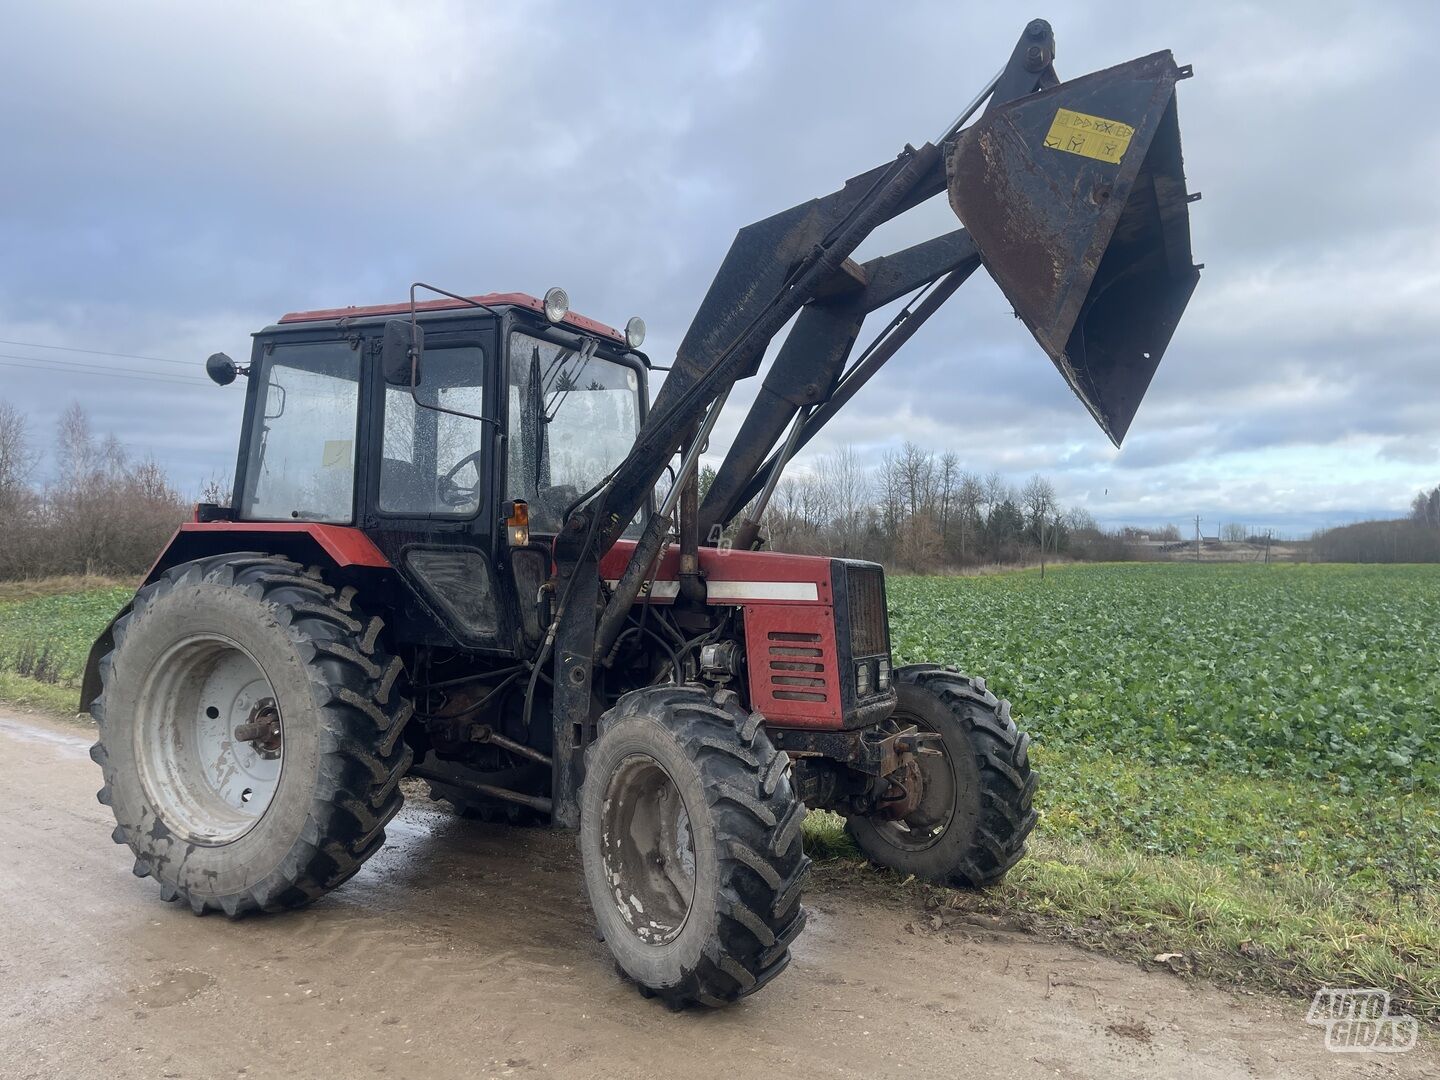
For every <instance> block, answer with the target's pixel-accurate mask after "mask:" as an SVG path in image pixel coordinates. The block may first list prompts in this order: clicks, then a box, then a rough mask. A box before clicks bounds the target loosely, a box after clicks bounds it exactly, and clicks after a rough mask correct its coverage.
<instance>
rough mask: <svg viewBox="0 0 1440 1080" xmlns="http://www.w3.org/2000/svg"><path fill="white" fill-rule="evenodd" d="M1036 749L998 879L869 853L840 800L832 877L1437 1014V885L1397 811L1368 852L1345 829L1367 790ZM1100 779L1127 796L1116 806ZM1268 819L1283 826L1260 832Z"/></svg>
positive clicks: (823, 833)
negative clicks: (904, 869) (1411, 849)
mask: <svg viewBox="0 0 1440 1080" xmlns="http://www.w3.org/2000/svg"><path fill="white" fill-rule="evenodd" d="M1036 757H1037V767H1038V768H1040V769H1041V770H1042V772H1041V776H1042V783H1043V785H1044V786H1042V788H1041V795H1040V797H1039V800H1038V801H1039V804H1040V806H1041V819H1040V824H1039V825H1038V827H1037V829H1036V832H1035V834H1034V836H1033V837H1032V839H1031V842H1030V851H1029V854H1028V855H1027V856H1026V858H1025V859H1023V860H1022V861H1021V862H1020V863H1019V864H1018V865H1017V866H1016V867H1015V868H1014V869H1013V870H1012V871H1011V872H1010V873H1009V875H1008V876H1007V877H1006V878H1005V880H1004V881H1003V882H1001V883H1000V884H999V885H996V886H994V887H992V888H990V889H986V890H984V891H980V892H968V891H961V890H952V889H940V888H935V887H932V886H928V885H924V884H922V883H919V882H915V881H913V880H902V879H901V878H900V876H899V875H897V874H893V873H888V872H884V871H879V870H875V869H873V868H871V867H869V866H868V865H867V864H865V863H864V862H863V861H862V860H861V859H860V857H859V853H858V852H857V851H856V849H855V847H854V845H853V844H852V843H851V842H850V839H849V837H848V836H846V835H845V831H844V824H843V822H842V821H841V819H840V818H839V817H837V816H836V815H834V814H828V813H814V814H811V815H810V816H809V817H808V818H807V819H806V822H805V842H806V850H807V851H808V852H810V854H811V857H812V858H815V859H816V860H817V861H818V862H819V865H818V867H817V869H818V871H819V874H818V876H819V878H820V881H821V883H822V885H823V884H824V883H825V881H826V880H830V881H845V882H851V883H853V882H860V883H862V884H864V885H866V886H867V887H874V888H878V889H883V890H887V891H889V892H891V893H893V894H894V895H896V896H898V897H901V898H906V899H909V900H912V901H915V902H917V903H919V904H921V905H923V906H924V907H926V908H928V909H930V910H932V911H936V912H943V911H945V910H954V911H972V912H983V913H986V914H991V915H995V914H1003V915H1007V916H1010V917H1012V918H1013V917H1015V916H1017V915H1018V916H1019V917H1020V920H1021V922H1022V924H1023V925H1024V926H1025V927H1027V928H1029V929H1032V930H1035V931H1037V932H1041V933H1046V934H1049V935H1052V936H1056V937H1060V938H1064V939H1066V940H1070V941H1073V942H1075V943H1077V944H1080V945H1083V946H1086V947H1089V948H1093V949H1096V950H1099V951H1103V952H1106V953H1109V954H1112V955H1115V956H1118V957H1121V958H1124V959H1128V960H1133V961H1136V962H1138V963H1140V964H1142V965H1145V966H1149V967H1165V968H1167V969H1169V970H1171V971H1173V972H1174V973H1176V974H1180V975H1199V976H1205V977H1208V978H1211V979H1214V980H1216V981H1218V982H1221V983H1224V984H1228V985H1232V986H1241V987H1255V988H1260V989H1266V990H1276V991H1281V992H1285V993H1290V994H1295V995H1299V996H1301V997H1308V996H1310V995H1312V994H1313V993H1314V992H1315V991H1316V990H1317V989H1319V988H1320V987H1322V986H1351V987H1380V988H1383V989H1386V990H1388V991H1389V992H1390V993H1391V995H1392V996H1393V997H1394V999H1395V1002H1396V1005H1397V1006H1399V1007H1400V1008H1402V1009H1404V1010H1406V1011H1408V1012H1410V1013H1411V1014H1412V1015H1416V1016H1420V1017H1422V1018H1424V1019H1425V1020H1427V1021H1429V1022H1430V1023H1436V1022H1440V898H1437V895H1436V893H1435V891H1434V890H1433V889H1426V888H1422V887H1419V885H1418V884H1415V885H1412V882H1411V879H1410V877H1407V872H1408V869H1409V868H1407V867H1406V866H1404V860H1405V848H1406V846H1407V845H1406V844H1405V843H1404V840H1405V839H1406V837H1402V836H1400V835H1399V834H1397V833H1395V832H1393V831H1391V832H1390V833H1389V834H1388V835H1389V837H1390V839H1389V841H1388V842H1387V840H1386V836H1387V831H1386V827H1387V826H1390V827H1392V829H1393V825H1394V821H1393V820H1390V821H1387V819H1386V818H1385V817H1384V816H1382V815H1373V816H1370V817H1369V825H1370V830H1369V833H1368V843H1369V844H1370V848H1371V857H1370V859H1369V860H1368V862H1366V861H1365V860H1361V859H1359V852H1360V851H1361V849H1362V848H1363V847H1364V844H1365V843H1366V842H1367V835H1366V834H1365V833H1364V832H1362V833H1361V834H1360V835H1358V836H1356V835H1352V834H1351V832H1350V830H1351V828H1352V827H1353V826H1354V825H1355V823H1356V817H1357V815H1360V814H1363V813H1364V810H1365V807H1364V805H1363V804H1362V802H1361V800H1358V799H1357V800H1355V805H1351V804H1349V803H1347V802H1346V800H1344V799H1343V798H1341V797H1340V796H1338V795H1337V793H1335V792H1332V791H1324V790H1320V789H1319V786H1318V785H1316V786H1314V789H1312V790H1307V787H1306V786H1305V785H1286V784H1277V783H1276V782H1274V781H1268V780H1263V779H1255V778H1240V779H1237V778H1217V777H1213V776H1207V775H1205V774H1204V773H1203V772H1202V773H1196V772H1194V771H1193V770H1191V771H1189V772H1188V775H1175V774H1165V773H1164V772H1163V771H1162V773H1161V775H1157V774H1156V770H1155V769H1154V768H1153V767H1151V768H1146V767H1144V766H1141V765H1139V764H1125V763H1120V762H1116V761H1113V760H1108V759H1104V758H1102V757H1100V756H1098V755H1096V756H1093V757H1091V758H1089V759H1088V760H1087V758H1086V757H1085V756H1084V754H1083V752H1081V751H1071V752H1067V753H1065V754H1061V753H1057V752H1056V751H1055V750H1054V749H1053V748H1052V749H1051V750H1050V751H1048V752H1044V751H1042V752H1040V753H1037V755H1036ZM1096 774H1098V775H1096ZM1087 777H1088V778H1089V779H1088V782H1087ZM1140 790H1144V791H1150V792H1156V793H1159V795H1158V801H1159V803H1160V804H1162V805H1164V806H1166V807H1167V809H1166V810H1165V811H1164V813H1163V818H1164V820H1165V821H1166V822H1171V821H1172V820H1173V822H1178V823H1180V824H1181V825H1183V826H1184V827H1179V826H1177V828H1176V830H1175V831H1174V833H1173V835H1169V836H1163V835H1157V834H1156V833H1154V832H1153V831H1152V824H1153V822H1152V821H1151V820H1150V815H1149V814H1148V813H1147V810H1148V809H1150V807H1147V806H1146V805H1145V803H1144V800H1139V801H1138V802H1137V800H1136V799H1135V798H1134V797H1133V796H1134V794H1135V792H1137V791H1140ZM1106 791H1110V792H1114V793H1116V796H1117V797H1116V801H1115V802H1114V803H1112V804H1110V805H1108V806H1107V804H1106V802H1105V796H1104V794H1103V793H1104V792H1106ZM1077 792H1080V793H1084V798H1083V800H1081V801H1082V802H1083V806H1077V805H1076V798H1075V794H1076V793H1077ZM1096 792H1099V793H1101V794H1100V795H1099V796H1098V797H1097V796H1096V794H1095V793H1096ZM1411 798H1412V800H1414V801H1415V803H1416V805H1414V806H1411V807H1409V808H1408V809H1409V810H1410V811H1411V813H1412V814H1413V815H1414V818H1415V821H1417V822H1421V821H1426V820H1428V821H1431V822H1433V821H1434V820H1435V818H1436V815H1437V813H1440V810H1437V800H1436V799H1435V798H1434V797H1433V796H1430V797H1429V798H1428V800H1427V801H1426V802H1425V805H1423V806H1422V805H1419V803H1420V802H1421V797H1420V796H1412V797H1411ZM1286 806H1291V807H1295V808H1296V809H1294V810H1293V811H1292V813H1291V817H1289V818H1287V817H1286V816H1285V815H1284V814H1283V813H1281V814H1279V815H1278V819H1277V817H1269V818H1267V817H1264V816H1259V815H1263V814H1265V813H1267V812H1274V811H1275V810H1276V808H1283V807H1286ZM1082 814H1083V816H1082ZM1262 836H1266V837H1274V838H1275V841H1274V842H1273V843H1270V842H1257V837H1262ZM1409 838H1411V839H1413V830H1412V831H1411V833H1410V836H1409ZM1396 841H1400V843H1398V844H1397V843H1396ZM1147 849H1148V850H1147ZM1167 849H1168V850H1167ZM1157 957H1165V958H1166V959H1164V960H1159V961H1157V959H1156V958H1157Z"/></svg>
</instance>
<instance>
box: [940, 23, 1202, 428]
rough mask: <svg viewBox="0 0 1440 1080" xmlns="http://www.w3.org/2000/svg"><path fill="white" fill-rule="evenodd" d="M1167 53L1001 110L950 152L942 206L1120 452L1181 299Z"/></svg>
mask: <svg viewBox="0 0 1440 1080" xmlns="http://www.w3.org/2000/svg"><path fill="white" fill-rule="evenodd" d="M1189 75H1190V71H1189V69H1188V68H1178V67H1176V65H1175V61H1174V59H1173V58H1172V57H1171V55H1170V53H1169V52H1168V51H1166V52H1158V53H1154V54H1153V55H1151V56H1145V57H1141V58H1140V59H1138V60H1132V61H1130V62H1129V63H1126V64H1121V65H1119V66H1117V67H1113V68H1109V69H1107V70H1105V71H1099V72H1096V73H1094V74H1093V75H1086V76H1083V77H1082V78H1078V79H1073V80H1071V81H1070V82H1065V83H1061V84H1059V85H1058V86H1054V87H1052V88H1050V89H1049V90H1044V91H1041V92H1039V93H1034V94H1029V95H1026V96H1025V97H1022V98H1019V99H1016V100H1014V101H1012V102H1009V103H1007V104H1003V105H998V106H996V107H994V108H992V109H990V110H989V111H988V112H986V113H985V115H984V116H983V117H982V118H981V119H980V120H978V121H977V122H976V123H974V124H973V125H971V126H970V127H969V128H967V129H966V130H965V131H964V132H963V133H961V135H960V136H959V137H958V138H957V139H956V141H955V144H954V146H953V148H952V150H951V152H950V155H949V158H948V160H947V179H948V186H949V194H950V205H951V207H952V208H953V209H954V210H955V213H956V214H957V215H958V216H959V217H960V220H961V221H962V222H963V223H964V225H965V227H966V229H967V230H968V231H969V232H970V234H971V236H973V237H974V240H975V244H976V247H977V249H978V250H979V252H980V255H981V258H982V259H983V260H984V263H985V267H986V269H987V270H989V272H990V275H991V277H993V278H994V279H995V281H996V283H997V284H998V285H999V286H1000V288H1001V290H1002V291H1003V292H1004V293H1005V296H1006V298H1007V299H1008V300H1009V301H1010V303H1011V305H1012V306H1013V307H1014V309H1015V314H1016V315H1017V316H1019V318H1020V319H1022V320H1023V321H1024V323H1025V325H1026V326H1028V327H1029V328H1030V332H1031V333H1032V334H1034V335H1035V340H1036V341H1038V342H1039V343H1040V346H1041V348H1043V349H1044V350H1045V352H1046V353H1047V354H1048V355H1049V356H1050V359H1051V360H1053V361H1054V362H1055V366H1056V367H1057V368H1058V369H1059V370H1060V374H1061V375H1063V376H1064V377H1065V381H1066V382H1067V383H1069V385H1070V388H1071V389H1072V390H1074V391H1075V394H1076V396H1077V397H1079V398H1080V400H1081V401H1083V402H1084V403H1085V407H1086V408H1088V409H1089V410H1090V413H1091V415H1092V416H1094V418H1095V420H1096V422H1097V423H1098V424H1099V425H1100V427H1101V428H1102V429H1103V430H1104V432H1105V434H1106V435H1108V436H1109V437H1110V440H1111V441H1112V442H1113V443H1115V445H1116V446H1119V445H1120V442H1121V440H1122V439H1124V437H1125V432H1126V431H1127V430H1128V429H1129V427H1130V422H1131V420H1133V419H1134V417H1135V411H1136V410H1137V409H1138V408H1139V407H1140V401H1141V399H1142V398H1144V396H1145V391H1146V389H1147V388H1148V387H1149V385H1150V379H1151V377H1152V376H1154V374H1155V370H1156V368H1157V367H1159V365H1160V359H1161V357H1162V356H1164V354H1165V348H1166V346H1167V345H1169V343H1170V337H1171V335H1172V334H1173V333H1174V332H1175V326H1176V324H1177V323H1178V322H1179V321H1180V316H1181V314H1182V313H1183V312H1184V311H1185V305H1186V304H1187V303H1188V302H1189V300H1190V294H1191V293H1192V292H1193V291H1194V289H1195V285H1196V282H1198V281H1199V278H1200V267H1198V266H1195V265H1193V264H1192V261H1191V252H1190V212H1189V209H1188V203H1190V202H1191V201H1192V200H1193V199H1194V198H1198V195H1197V196H1191V195H1189V194H1188V193H1187V192H1186V190H1185V174H1184V167H1183V162H1182V160H1181V156H1180V126H1179V122H1178V121H1177V119H1176V115H1175V83H1176V81H1177V80H1179V79H1183V78H1187V77H1188V76H1189Z"/></svg>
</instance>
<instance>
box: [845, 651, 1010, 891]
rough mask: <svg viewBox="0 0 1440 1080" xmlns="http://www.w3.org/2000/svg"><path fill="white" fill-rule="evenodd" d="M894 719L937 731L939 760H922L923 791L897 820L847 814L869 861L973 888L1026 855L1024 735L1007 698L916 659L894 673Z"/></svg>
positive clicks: (900, 723)
mask: <svg viewBox="0 0 1440 1080" xmlns="http://www.w3.org/2000/svg"><path fill="white" fill-rule="evenodd" d="M895 693H896V696H897V697H898V698H899V701H898V703H897V704H896V707H895V712H894V714H893V721H894V723H895V724H896V725H898V726H899V727H908V726H912V725H913V726H915V727H918V728H919V729H920V730H921V731H930V732H936V733H938V734H939V735H940V736H941V740H942V745H943V754H944V756H943V757H936V756H931V755H924V756H921V757H919V758H918V759H917V760H918V763H919V765H920V767H921V770H922V774H923V775H924V776H925V780H926V788H925V791H924V795H923V796H922V799H921V804H920V806H918V807H916V809H915V810H914V811H913V812H912V813H911V815H910V816H908V817H907V818H905V819H904V820H902V821H893V820H889V819H887V818H885V817H882V816H879V815H872V816H867V817H861V816H858V815H857V816H853V817H851V818H850V819H849V820H848V822H847V823H846V828H847V829H848V830H849V833H850V835H851V837H852V838H853V839H854V840H855V843H856V845H857V846H858V847H859V848H860V850H861V852H862V853H863V854H864V855H865V857H866V858H868V859H869V860H870V861H871V862H874V863H877V864H879V865H880V866H884V867H888V868H889V869H892V870H896V871H898V872H899V873H902V874H913V875H914V876H915V877H917V878H919V879H921V880H922V881H929V882H933V883H935V884H937V885H950V886H955V887H959V888H966V887H968V888H979V887H981V886H983V885H990V884H993V883H994V882H996V881H999V880H1000V879H1001V878H1002V877H1004V876H1005V873H1006V871H1008V870H1009V869H1010V868H1011V867H1012V866H1014V865H1015V864H1016V863H1017V862H1019V861H1020V858H1021V856H1023V855H1024V854H1025V838H1026V837H1028V836H1029V835H1030V831H1031V830H1032V829H1033V828H1034V827H1035V821H1036V814H1035V810H1034V808H1033V806H1032V803H1033V801H1034V796H1035V776H1034V774H1033V773H1032V772H1031V771H1030V757H1029V746H1030V740H1029V737H1028V736H1026V735H1025V733H1024V732H1022V731H1020V730H1019V729H1018V728H1017V727H1016V726H1015V721H1014V720H1012V719H1011V718H1010V703H1009V702H1008V701H1002V700H1000V699H999V698H997V697H996V696H995V695H994V694H992V693H991V692H990V691H989V690H988V689H986V687H985V682H984V680H983V679H972V678H969V677H968V676H965V675H962V674H960V673H959V672H958V671H956V670H954V669H953V668H942V667H939V666H937V665H935V664H915V665H912V666H910V667H904V668H900V669H898V670H897V671H896V672H895Z"/></svg>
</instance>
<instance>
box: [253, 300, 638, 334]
mask: <svg viewBox="0 0 1440 1080" xmlns="http://www.w3.org/2000/svg"><path fill="white" fill-rule="evenodd" d="M470 299H471V300H473V301H474V302H475V303H477V304H484V305H485V306H486V307H494V308H503V307H518V308H525V309H527V310H529V311H534V312H538V313H542V314H543V312H544V310H545V305H544V303H542V302H541V301H540V299H539V298H538V297H534V296H531V295H530V294H529V293H518V292H512V293H486V294H485V295H484V296H472V297H471V298H470ZM461 308H464V309H469V308H470V305H469V304H466V303H463V302H461V301H459V300H452V299H450V298H449V297H443V298H441V299H439V300H425V301H421V302H419V303H417V304H416V305H415V310H416V311H417V312H422V311H450V310H456V309H461ZM408 314H410V302H409V301H408V300H403V301H401V302H399V303H395V304H372V305H370V306H368V307H340V308H319V309H317V310H315V311H292V312H290V313H289V314H287V315H282V316H281V317H280V323H279V325H293V324H295V323H310V322H335V321H337V320H340V319H378V318H382V317H384V316H386V315H408ZM561 322H563V323H565V324H568V325H569V326H573V327H574V328H575V329H577V330H583V331H586V332H587V333H591V334H595V335H597V336H599V337H604V338H609V339H610V340H611V341H614V342H618V343H619V344H620V345H624V344H625V335H624V334H622V333H621V332H620V331H619V330H616V329H615V328H614V327H613V326H606V325H605V324H604V323H602V322H597V321H596V320H595V319H589V318H586V317H585V316H584V315H577V314H576V313H575V312H573V311H572V312H569V313H568V314H567V315H566V316H565V318H564V319H562V320H561Z"/></svg>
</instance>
